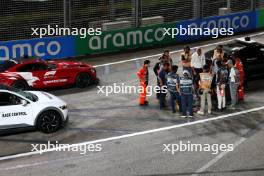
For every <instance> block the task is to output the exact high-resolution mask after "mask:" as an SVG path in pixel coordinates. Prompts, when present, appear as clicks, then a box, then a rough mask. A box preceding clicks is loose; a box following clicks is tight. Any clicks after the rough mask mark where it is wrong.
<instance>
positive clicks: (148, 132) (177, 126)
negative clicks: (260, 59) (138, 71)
mask: <svg viewBox="0 0 264 176" xmlns="http://www.w3.org/2000/svg"><path fill="white" fill-rule="evenodd" d="M260 110H264V106H261V107H258V108H252V109H248V110H244V111H240V112H235V113H231V114H226V115H221V116H218V117H213V118H209V119H203V120H197V121H194V122H188V123H184V124H179V125H173V126H168V127H162V128H157V129H153V130H147V131H141V132H136V133H131V134H126V135H122V136H116V137H110V138H105V139H98V140H94V141H87V142H82V143H76V144H71V145H69V146H67V147H56V148H53V149H49V150H45V151H41V152H42V153H47V152H53V151H56V150H57V151H59V150H61V151H63V149H67V148H70V147H74V146H84V145H88V144H95V143H103V142H107V141H113V140H118V139H125V138H130V137H134V136H140V135H145V134H151V133H156V132H161V131H167V130H171V129H176V128H180V127H187V126H191V125H196V124H201V123H205V122H210V121H215V120H219V119H224V118H228V117H233V116H237V115H241V114H247V113H250V112H255V111H260ZM37 154H40V153H39V152H38V151H34V152H27V153H21V154H16V155H10V156H4V157H0V161H4V160H9V159H15V158H21V157H26V156H32V155H37Z"/></svg>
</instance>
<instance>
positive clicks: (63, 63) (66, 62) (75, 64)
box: [49, 60, 93, 68]
mask: <svg viewBox="0 0 264 176" xmlns="http://www.w3.org/2000/svg"><path fill="white" fill-rule="evenodd" d="M49 63H52V64H56V65H58V66H59V67H63V66H71V67H72V66H75V67H79V66H86V67H91V68H92V67H93V66H91V65H89V64H87V63H84V62H75V61H56V60H55V61H49Z"/></svg>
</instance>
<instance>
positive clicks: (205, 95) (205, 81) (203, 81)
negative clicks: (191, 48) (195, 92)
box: [197, 65, 213, 115]
mask: <svg viewBox="0 0 264 176" xmlns="http://www.w3.org/2000/svg"><path fill="white" fill-rule="evenodd" d="M209 71H210V70H209V67H208V66H207V65H205V66H203V73H200V81H199V86H200V89H199V90H200V91H201V93H200V94H201V108H200V110H199V111H198V112H197V113H198V114H200V115H204V112H205V101H207V105H208V114H211V113H212V101H211V84H212V80H213V75H212V74H210V73H209Z"/></svg>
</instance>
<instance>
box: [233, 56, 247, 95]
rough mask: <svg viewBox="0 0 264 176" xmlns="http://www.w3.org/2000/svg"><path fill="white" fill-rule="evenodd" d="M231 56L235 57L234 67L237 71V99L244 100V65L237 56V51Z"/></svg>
mask: <svg viewBox="0 0 264 176" xmlns="http://www.w3.org/2000/svg"><path fill="white" fill-rule="evenodd" d="M233 57H234V59H235V67H236V68H237V70H238V72H239V75H240V76H239V79H240V82H239V86H238V90H237V91H238V92H237V94H238V100H244V98H245V89H244V85H245V82H244V81H245V71H244V66H243V64H242V62H241V60H240V58H239V56H238V55H237V53H234V54H233Z"/></svg>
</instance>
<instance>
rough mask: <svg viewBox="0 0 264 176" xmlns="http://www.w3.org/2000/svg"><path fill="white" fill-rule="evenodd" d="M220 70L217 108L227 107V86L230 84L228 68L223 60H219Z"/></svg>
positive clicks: (217, 86)
mask: <svg viewBox="0 0 264 176" xmlns="http://www.w3.org/2000/svg"><path fill="white" fill-rule="evenodd" d="M216 64H217V66H218V71H217V74H216V93H217V104H218V105H217V109H218V110H219V111H221V110H223V109H225V108H226V96H227V92H226V87H227V85H228V70H227V68H226V66H225V65H224V64H223V63H222V61H217V63H216Z"/></svg>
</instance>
